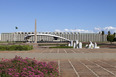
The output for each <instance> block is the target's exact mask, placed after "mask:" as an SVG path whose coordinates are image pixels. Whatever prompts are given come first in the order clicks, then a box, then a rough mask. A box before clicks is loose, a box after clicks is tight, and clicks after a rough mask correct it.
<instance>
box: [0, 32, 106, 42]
mask: <svg viewBox="0 0 116 77" xmlns="http://www.w3.org/2000/svg"><path fill="white" fill-rule="evenodd" d="M29 34H34V32H15V33H2V34H1V41H19V42H20V41H23V42H24V41H26V40H25V39H24V38H25V37H26V36H27V35H29ZM37 34H51V35H57V36H60V37H63V38H66V39H69V40H73V41H76V40H78V41H81V42H89V41H92V42H105V41H107V35H106V34H104V35H102V34H101V33H79V32H38V33H37ZM29 41H30V42H34V36H30V38H29ZM37 41H38V42H41V41H51V42H52V41H61V42H63V41H66V40H65V39H61V38H56V37H51V36H42V35H38V36H37Z"/></svg>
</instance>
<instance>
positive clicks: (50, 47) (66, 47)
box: [50, 46, 73, 48]
mask: <svg viewBox="0 0 116 77" xmlns="http://www.w3.org/2000/svg"><path fill="white" fill-rule="evenodd" d="M50 48H73V47H72V46H71V47H69V46H56V47H50Z"/></svg>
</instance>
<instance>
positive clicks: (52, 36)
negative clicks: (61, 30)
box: [25, 34, 71, 41]
mask: <svg viewBox="0 0 116 77" xmlns="http://www.w3.org/2000/svg"><path fill="white" fill-rule="evenodd" d="M34 35H35V34H28V35H27V36H25V38H26V37H30V36H34ZM37 36H51V37H57V38H60V39H64V40H66V41H71V40H69V39H67V38H64V37H61V36H57V35H52V34H37Z"/></svg>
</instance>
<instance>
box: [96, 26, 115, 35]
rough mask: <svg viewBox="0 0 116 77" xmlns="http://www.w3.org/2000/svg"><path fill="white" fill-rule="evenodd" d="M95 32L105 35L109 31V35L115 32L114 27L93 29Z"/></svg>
mask: <svg viewBox="0 0 116 77" xmlns="http://www.w3.org/2000/svg"><path fill="white" fill-rule="evenodd" d="M94 30H95V32H101V31H105V32H106V33H107V32H108V31H110V32H111V33H114V32H116V27H112V26H108V27H104V28H96V27H95V28H94Z"/></svg>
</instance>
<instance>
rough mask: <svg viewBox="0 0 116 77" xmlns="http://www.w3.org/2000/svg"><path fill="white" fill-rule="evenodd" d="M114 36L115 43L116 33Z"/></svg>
mask: <svg viewBox="0 0 116 77" xmlns="http://www.w3.org/2000/svg"><path fill="white" fill-rule="evenodd" d="M113 35H114V41H116V33H115V32H114V34H113Z"/></svg>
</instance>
